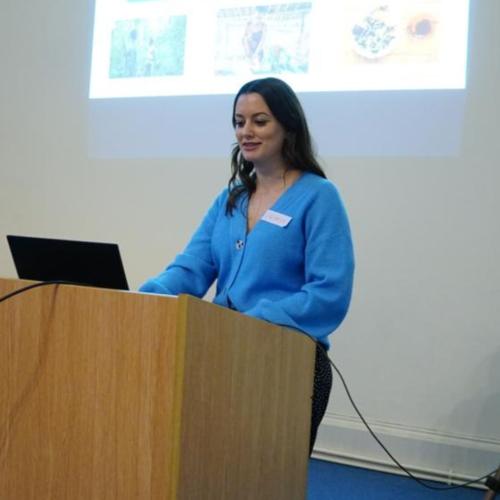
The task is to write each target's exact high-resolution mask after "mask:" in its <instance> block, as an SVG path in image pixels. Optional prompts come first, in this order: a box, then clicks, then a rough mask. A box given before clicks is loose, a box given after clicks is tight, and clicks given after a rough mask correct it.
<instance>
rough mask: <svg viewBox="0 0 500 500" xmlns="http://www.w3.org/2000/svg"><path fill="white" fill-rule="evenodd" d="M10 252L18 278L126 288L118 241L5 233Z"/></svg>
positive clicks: (119, 288)
mask: <svg viewBox="0 0 500 500" xmlns="http://www.w3.org/2000/svg"><path fill="white" fill-rule="evenodd" d="M7 241H8V243H9V247H10V252H11V254H12V258H13V260H14V264H15V266H16V271H17V274H18V276H19V278H21V279H27V280H35V281H59V280H62V281H71V282H73V283H81V284H84V285H92V286H96V287H103V288H114V289H118V290H128V284H127V278H126V276H125V270H124V268H123V264H122V260H121V257H120V251H119V249H118V245H116V244H115V243H98V242H90V241H74V240H59V239H52V238H34V237H31V236H14V235H8V236H7Z"/></svg>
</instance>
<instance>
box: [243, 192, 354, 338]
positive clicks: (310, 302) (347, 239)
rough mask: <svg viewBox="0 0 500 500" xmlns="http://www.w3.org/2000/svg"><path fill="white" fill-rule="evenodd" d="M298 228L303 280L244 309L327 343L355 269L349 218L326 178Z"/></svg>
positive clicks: (343, 312) (346, 299) (345, 305)
mask: <svg viewBox="0 0 500 500" xmlns="http://www.w3.org/2000/svg"><path fill="white" fill-rule="evenodd" d="M303 230H304V234H305V252H304V285H303V286H302V287H301V289H300V290H299V291H297V292H295V293H292V294H290V295H288V296H287V297H285V298H282V299H280V300H278V301H276V300H271V299H269V298H262V299H260V300H259V301H258V302H257V303H256V304H255V305H254V306H253V307H252V308H251V309H250V310H248V311H245V313H246V314H248V315H250V316H254V317H257V318H261V319H264V320H266V321H269V322H271V323H275V324H279V325H283V326H287V327H291V328H294V329H297V330H300V331H302V332H305V333H306V334H308V335H310V336H313V337H315V338H316V339H317V340H323V343H325V344H326V345H328V341H327V340H326V337H327V336H328V335H329V334H330V333H331V332H333V331H334V330H335V329H336V328H337V327H338V326H339V325H340V323H341V322H342V320H343V319H344V317H345V315H346V313H347V310H348V307H349V302H350V299H351V293H352V286H353V274H354V255H353V246H352V241H351V233H350V228H349V222H348V219H347V214H346V212H345V209H344V206H343V203H342V201H341V199H340V196H339V194H338V192H337V190H336V188H335V187H334V186H333V184H331V183H328V184H325V185H324V187H323V189H321V191H320V192H319V193H318V196H316V197H315V199H314V201H313V202H312V204H311V205H310V206H309V207H308V209H307V210H306V212H305V214H304V229H303ZM283 278H284V279H286V276H284V277H283Z"/></svg>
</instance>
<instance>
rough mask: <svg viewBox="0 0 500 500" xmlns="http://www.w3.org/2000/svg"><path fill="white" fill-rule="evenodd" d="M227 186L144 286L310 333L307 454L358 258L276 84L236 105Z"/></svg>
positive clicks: (299, 124)
mask: <svg viewBox="0 0 500 500" xmlns="http://www.w3.org/2000/svg"><path fill="white" fill-rule="evenodd" d="M232 121H233V126H234V129H235V133H236V141H237V142H236V145H235V147H234V149H233V153H232V162H231V168H232V175H231V178H230V180H229V186H228V188H227V189H225V190H224V191H223V192H222V193H221V194H220V195H219V196H218V198H217V199H216V200H215V202H214V204H213V205H212V207H211V208H210V209H209V211H208V213H207V215H206V216H205V218H204V220H203V222H202V223H201V225H200V227H199V228H198V230H197V231H196V232H195V234H194V235H193V237H192V239H191V241H190V242H189V244H188V245H187V247H186V249H185V250H184V252H183V253H181V254H180V255H178V256H177V257H176V258H175V260H174V262H173V263H172V264H171V265H170V266H168V267H167V269H166V270H165V271H164V272H163V273H161V274H160V275H158V276H157V277H155V278H152V279H150V280H149V281H147V282H146V283H145V284H144V285H143V286H142V287H141V288H140V290H141V291H143V292H151V293H166V294H171V295H178V294H179V293H188V294H191V295H195V296H198V297H202V296H203V295H204V294H205V293H206V291H207V290H208V288H209V287H210V285H211V284H212V283H213V281H214V280H215V279H217V289H216V296H215V298H214V302H215V303H216V304H219V305H222V306H226V307H230V308H232V309H235V310H237V311H240V312H242V313H244V314H248V315H250V316H254V317H256V318H260V319H263V320H266V321H269V322H271V323H275V324H279V325H283V326H287V327H290V328H294V329H296V330H300V331H302V332H304V333H306V334H307V335H309V336H311V337H313V338H314V339H315V340H316V341H317V343H318V345H317V348H316V367H315V377H314V394H313V408H312V422H311V438H310V450H311V451H312V448H313V445H314V441H315V439H316V432H317V429H318V426H319V424H320V422H321V419H322V418H323V415H324V412H325V410H326V406H327V404H328V398H329V395H330V390H331V384H332V373H331V367H330V365H329V362H328V357H327V356H326V352H325V350H326V349H328V348H329V345H330V344H329V340H328V335H329V334H330V333H331V332H332V331H334V330H335V329H336V328H337V327H338V326H339V324H340V323H341V321H342V320H343V318H344V316H345V314H346V312H347V309H348V305H349V301H350V297H351V289H352V278H353V270H354V259H353V251H352V244H351V237H350V231H349V224H348V221H347V216H346V213H345V210H344V207H343V205H342V202H341V200H340V197H339V195H338V192H337V190H336V188H335V186H334V185H333V184H332V183H331V182H330V181H328V180H327V179H326V176H325V174H324V172H323V170H322V169H321V167H320V166H319V165H318V163H317V161H316V159H315V158H314V154H313V152H312V146H311V139H310V135H309V130H308V126H307V123H306V119H305V116H304V112H303V110H302V107H301V105H300V103H299V101H298V99H297V96H296V95H295V93H294V92H293V90H292V89H291V88H290V87H289V86H288V85H287V84H286V83H285V82H283V81H282V80H279V79H276V78H264V79H259V80H254V81H251V82H248V83H246V84H245V85H243V87H242V88H241V89H240V90H239V92H238V94H237V95H236V97H235V99H234V104H233V117H232Z"/></svg>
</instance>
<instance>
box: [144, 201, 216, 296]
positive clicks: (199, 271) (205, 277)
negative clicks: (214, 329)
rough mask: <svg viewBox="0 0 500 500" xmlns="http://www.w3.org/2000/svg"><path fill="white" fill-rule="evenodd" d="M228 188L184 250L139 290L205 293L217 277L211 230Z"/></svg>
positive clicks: (170, 292) (168, 292)
mask: <svg viewBox="0 0 500 500" xmlns="http://www.w3.org/2000/svg"><path fill="white" fill-rule="evenodd" d="M224 200H225V192H223V193H222V194H221V195H220V196H218V197H217V199H216V200H215V202H214V203H213V205H212V206H211V207H210V209H209V210H208V212H207V214H206V215H205V217H204V218H203V220H202V222H201V224H200V226H199V227H198V229H197V230H196V232H195V233H194V234H193V236H192V238H191V240H190V242H189V243H188V245H187V246H186V248H185V249H184V251H183V252H182V253H180V254H179V255H177V257H176V258H175V259H174V261H173V262H172V263H171V264H170V265H169V266H168V267H167V268H166V269H165V270H164V271H163V272H162V273H160V274H159V275H158V276H155V277H154V278H151V279H149V280H148V281H146V282H145V283H143V284H142V285H141V286H140V287H139V291H140V292H147V293H160V294H167V295H179V294H181V293H187V294H190V295H194V296H195V297H203V296H204V295H205V293H206V292H207V290H208V289H209V288H210V285H211V284H212V283H213V282H214V280H215V278H216V277H217V268H216V265H215V262H214V259H213V256H212V249H211V240H212V232H213V228H214V226H215V223H216V221H217V218H218V216H219V214H220V213H221V210H222V211H224V208H225V201H224Z"/></svg>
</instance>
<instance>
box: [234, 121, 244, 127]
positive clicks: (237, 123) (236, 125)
mask: <svg viewBox="0 0 500 500" xmlns="http://www.w3.org/2000/svg"><path fill="white" fill-rule="evenodd" d="M234 126H235V127H243V122H235V124H234Z"/></svg>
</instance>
